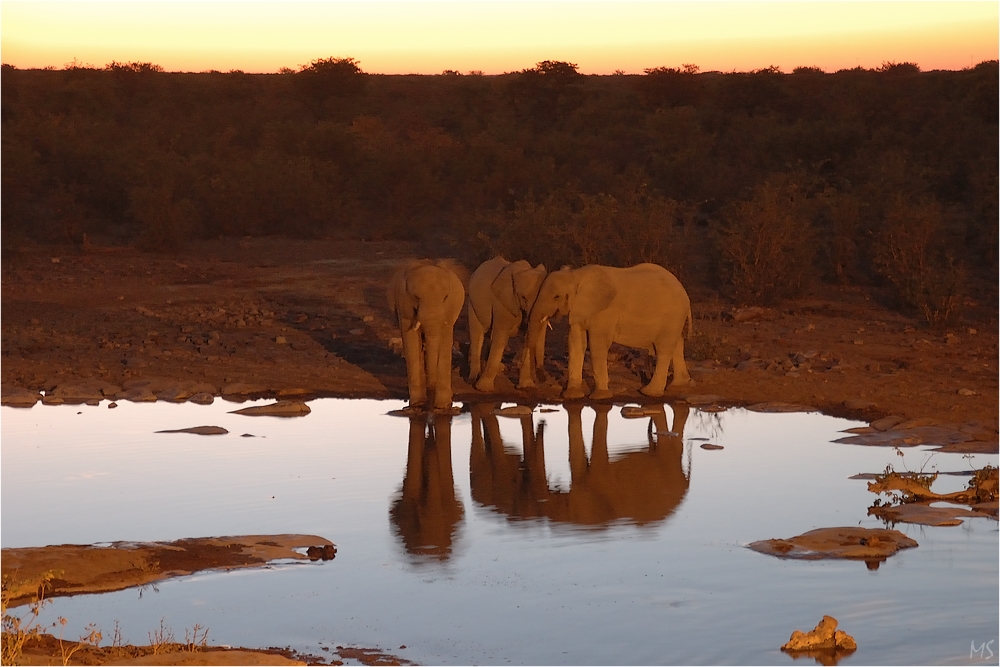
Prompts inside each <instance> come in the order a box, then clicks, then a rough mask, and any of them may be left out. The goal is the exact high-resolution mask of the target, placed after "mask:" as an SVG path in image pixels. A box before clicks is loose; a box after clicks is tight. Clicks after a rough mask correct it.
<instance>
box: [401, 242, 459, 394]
mask: <svg viewBox="0 0 1000 667" xmlns="http://www.w3.org/2000/svg"><path fill="white" fill-rule="evenodd" d="M467 275H468V273H467V271H466V270H465V268H464V267H462V266H461V265H460V264H458V263H456V262H455V261H453V260H450V259H441V260H429V259H418V260H411V261H409V262H406V263H405V264H403V265H402V266H400V267H399V268H398V269H397V270H396V272H395V273H394V274H393V276H392V278H391V279H390V281H389V287H388V290H387V297H388V300H389V308H390V309H391V310H392V311H393V312H394V313H396V317H397V318H398V320H399V330H400V334H401V336H402V339H403V356H404V357H405V358H406V379H407V383H408V385H409V394H410V407H413V408H419V407H423V406H424V405H426V403H427V400H428V392H430V393H431V394H432V397H431V406H432V407H433V409H435V410H448V409H450V408H451V399H452V388H451V354H452V346H453V344H454V332H455V322H456V321H458V316H459V315H460V314H461V312H462V306H463V305H464V304H465V286H464V284H463V282H464V280H463V279H464V278H465V277H466V276H467Z"/></svg>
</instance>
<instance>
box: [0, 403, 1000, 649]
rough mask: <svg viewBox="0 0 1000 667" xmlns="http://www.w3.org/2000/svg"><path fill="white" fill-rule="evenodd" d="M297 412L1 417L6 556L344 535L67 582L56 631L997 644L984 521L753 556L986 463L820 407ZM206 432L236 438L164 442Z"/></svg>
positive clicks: (483, 645) (564, 641) (508, 640)
mask: <svg viewBox="0 0 1000 667" xmlns="http://www.w3.org/2000/svg"><path fill="white" fill-rule="evenodd" d="M261 403H263V402H261ZM251 404H252V403H251ZM309 406H310V407H311V408H312V412H311V413H310V414H309V415H307V416H304V417H295V418H276V417H247V416H244V415H237V414H231V413H230V411H231V410H235V409H237V408H240V407H246V404H245V405H235V404H232V403H226V402H222V401H216V402H215V403H214V404H213V405H209V406H201V405H194V404H169V403H162V402H158V403H154V404H143V403H124V402H123V403H120V404H119V405H118V407H117V408H116V409H114V410H109V409H107V404H106V403H105V404H102V405H101V406H96V407H92V406H36V407H34V408H31V409H27V410H25V409H13V408H3V409H2V411H0V415H2V437H3V448H2V482H3V485H2V501H3V502H2V542H3V547H5V548H9V547H27V546H44V545H53V544H96V543H106V542H114V541H171V540H177V539H182V538H190V537H207V536H221V535H269V534H281V533H304V534H313V535H319V536H322V537H325V538H328V539H330V540H332V541H333V542H334V543H336V545H337V556H336V558H335V559H334V560H330V561H317V562H278V563H275V564H272V565H270V566H268V567H266V568H259V569H246V570H236V571H228V572H225V571H207V572H201V573H197V574H194V575H190V576H186V577H178V578H174V579H169V580H165V581H162V582H160V583H158V584H156V585H155V586H147V587H145V588H143V589H128V590H124V591H120V592H115V593H106V594H99V595H81V596H76V597H69V598H58V599H54V600H52V601H51V603H50V604H49V605H48V606H47V607H46V610H45V618H44V620H47V621H51V620H55V618H56V617H58V616H62V617H65V618H67V619H68V622H69V625H68V626H67V630H66V633H65V635H66V636H67V637H76V636H77V634H81V633H82V632H83V628H84V626H86V625H87V624H88V623H95V624H96V625H97V626H98V627H100V628H102V629H104V630H105V631H106V634H105V636H110V633H108V632H107V631H108V630H110V628H112V627H113V626H114V624H115V622H116V621H117V622H118V623H119V627H120V628H121V631H122V634H123V635H124V639H125V641H126V642H130V643H148V636H149V633H150V632H151V631H154V630H156V629H157V628H159V627H160V624H161V620H162V621H163V622H164V623H165V625H166V626H169V627H170V628H172V629H173V630H174V633H175V635H177V636H179V637H180V636H183V630H184V629H185V628H191V627H193V626H194V625H195V624H198V625H200V627H202V628H209V631H210V634H209V641H210V643H211V644H227V645H231V646H247V647H269V646H278V647H290V648H292V649H294V650H297V651H300V652H303V653H310V654H314V655H320V656H324V655H329V653H327V651H328V650H329V649H330V648H331V647H335V646H337V645H347V646H362V647H377V648H381V649H383V650H384V651H386V652H389V653H393V654H395V655H399V656H400V657H403V658H405V659H407V660H410V661H413V662H417V663H425V664H427V663H433V664H455V663H457V664H482V663H488V664H500V663H504V664H506V663H510V664H677V663H685V664H719V663H722V664H729V663H742V664H785V663H789V664H791V662H792V659H791V658H790V657H788V656H786V655H784V654H782V653H781V652H780V651H779V647H780V646H781V645H782V644H783V643H784V642H785V641H787V640H788V637H789V635H790V634H791V632H792V630H795V629H799V630H809V629H811V628H812V627H813V626H814V625H815V624H816V623H817V622H818V621H819V620H820V619H821V618H822V617H823V615H830V616H834V617H835V618H836V619H837V620H838V621H839V622H840V628H841V629H843V630H845V631H847V632H848V633H849V634H851V635H852V636H853V637H854V638H855V639H856V640H857V644H858V650H857V652H856V653H855V654H854V655H853V656H852V657H851V658H849V660H850V661H853V662H860V663H864V664H889V663H891V664H901V663H921V664H927V663H953V662H959V663H968V662H970V661H971V662H975V661H976V660H977V659H978V654H976V656H973V657H974V658H975V659H973V658H970V647H971V646H975V647H979V646H980V645H982V644H983V643H984V642H989V641H991V640H994V643H993V645H992V646H993V647H994V649H993V650H994V651H996V646H997V644H996V641H995V640H996V636H997V635H996V633H997V626H998V593H997V591H998V568H997V562H998V540H997V523H996V521H994V520H991V519H982V518H970V519H966V520H965V521H963V523H962V524H961V525H959V526H949V527H928V526H920V525H912V524H897V525H896V526H895V528H896V529H897V530H899V531H901V532H903V533H905V534H906V535H908V536H909V537H911V538H913V539H914V540H916V541H917V542H918V544H919V546H918V547H917V548H912V549H906V550H903V551H901V552H899V553H897V554H895V555H893V556H891V557H890V558H888V560H886V561H885V562H883V563H881V564H879V566H878V567H876V568H872V567H871V565H866V563H865V562H863V561H844V560H814V561H806V560H790V559H789V560H785V559H780V558H775V557H773V556H769V555H764V554H760V553H757V552H755V551H752V550H750V549H748V548H746V545H747V544H749V543H750V542H754V541H757V540H765V539H769V538H787V537H792V536H795V535H799V534H801V533H804V532H806V531H809V530H812V529H816V528H825V527H835V526H862V527H872V528H883V527H885V524H883V522H882V521H880V520H878V519H876V518H874V517H869V516H868V513H867V508H868V507H869V506H870V505H872V503H873V501H874V500H875V496H874V494H872V493H871V492H869V491H868V489H867V484H866V482H865V481H864V480H852V479H849V477H851V476H852V475H855V474H857V473H866V472H869V473H874V472H881V471H883V470H884V469H885V468H886V466H887V465H889V464H891V465H893V467H894V468H895V469H896V470H904V469H909V470H919V469H922V468H923V469H925V470H931V469H938V470H941V471H961V470H969V469H970V468H971V467H976V468H981V467H982V466H984V465H986V464H992V465H996V463H997V457H996V456H995V455H992V456H988V455H976V456H975V457H972V458H970V457H967V456H966V457H963V456H962V455H957V454H931V453H929V452H928V451H926V450H925V449H923V448H920V447H915V448H909V449H906V450H893V449H891V448H883V447H862V446H857V445H847V444H838V443H834V442H832V441H833V440H835V439H837V438H838V437H842V436H844V434H843V433H842V432H841V431H843V430H845V429H848V428H851V427H855V426H862V425H863V424H859V423H857V422H851V421H847V420H843V419H837V418H833V417H829V416H825V415H822V414H818V413H781V414H769V413H757V412H750V411H747V410H743V409H729V410H726V411H723V412H703V411H700V410H698V409H695V408H690V409H689V408H686V407H682V406H679V405H674V406H671V405H670V404H667V405H665V406H664V407H663V410H662V412H658V413H656V414H652V415H649V416H643V417H640V418H625V417H624V416H623V414H622V411H621V407H620V406H615V407H607V408H595V407H591V406H583V407H577V408H572V407H570V408H566V407H564V406H540V407H538V408H535V410H534V411H533V412H532V413H531V414H530V415H527V416H520V417H510V416H497V415H495V414H493V408H494V407H500V406H499V405H497V406H476V407H474V408H471V409H469V410H466V411H465V412H463V413H462V414H459V415H457V416H455V417H452V418H439V419H437V420H436V421H435V422H434V423H433V424H430V425H429V424H427V423H426V420H423V419H409V418H406V417H399V416H393V415H389V414H387V413H389V412H390V411H393V410H397V409H399V408H401V407H403V403H401V402H398V401H374V400H341V399H321V400H314V401H311V402H309ZM203 425H213V426H221V427H223V428H225V429H227V430H228V433H227V434H224V435H193V434H190V433H156V431H161V430H174V429H182V428H187V427H194V426H203ZM702 445H715V446H716V447H715V448H704V447H702ZM719 447H721V449H719ZM899 453H902V456H900V455H899ZM967 479H968V478H967V477H960V476H953V477H942V478H941V479H940V480H939V481H938V482H937V483H936V485H935V490H938V491H940V492H947V491H952V490H958V489H960V488H963V487H964V486H965V484H966V482H967ZM938 485H940V486H938ZM949 485H950V486H949ZM402 646H405V648H399V647H402Z"/></svg>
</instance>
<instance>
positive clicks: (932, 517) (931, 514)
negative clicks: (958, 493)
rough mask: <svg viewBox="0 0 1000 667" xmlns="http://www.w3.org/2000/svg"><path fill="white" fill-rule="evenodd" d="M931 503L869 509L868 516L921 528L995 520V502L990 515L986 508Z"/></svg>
mask: <svg viewBox="0 0 1000 667" xmlns="http://www.w3.org/2000/svg"><path fill="white" fill-rule="evenodd" d="M931 502H935V501H924V502H917V503H904V504H902V505H879V506H875V507H869V508H868V515H869V516H874V517H878V518H879V519H882V520H883V521H892V522H894V523H913V524H918V525H921V526H958V525H961V524H962V519H963V518H969V517H979V518H986V519H995V518H996V504H997V503H996V501H994V502H993V513H992V514H991V513H990V512H989V511H988V508H987V507H983V511H976V510H973V509H966V508H965V507H959V506H955V505H951V506H945V507H932V506H931ZM982 505H984V506H985V505H988V503H982Z"/></svg>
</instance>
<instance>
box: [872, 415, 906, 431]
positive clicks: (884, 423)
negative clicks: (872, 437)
mask: <svg viewBox="0 0 1000 667" xmlns="http://www.w3.org/2000/svg"><path fill="white" fill-rule="evenodd" d="M901 421H903V418H902V417H899V416H897V415H889V416H888V417H882V418H881V419H876V420H875V421H873V422H872V423H871V427H872V428H873V429H875V430H876V431H888V430H889V429H890V428H892V427H893V426H895V425H896V424H898V423H900V422H901Z"/></svg>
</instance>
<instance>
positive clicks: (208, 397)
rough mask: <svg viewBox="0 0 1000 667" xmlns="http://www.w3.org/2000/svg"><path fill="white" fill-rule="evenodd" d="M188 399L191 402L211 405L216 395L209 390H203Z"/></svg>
mask: <svg viewBox="0 0 1000 667" xmlns="http://www.w3.org/2000/svg"><path fill="white" fill-rule="evenodd" d="M188 401H190V402H191V403H197V404H198V405H211V404H212V403H213V402H215V396H213V395H212V394H209V393H208V392H202V393H200V394H195V395H194V396H192V397H190V398H188Z"/></svg>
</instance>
